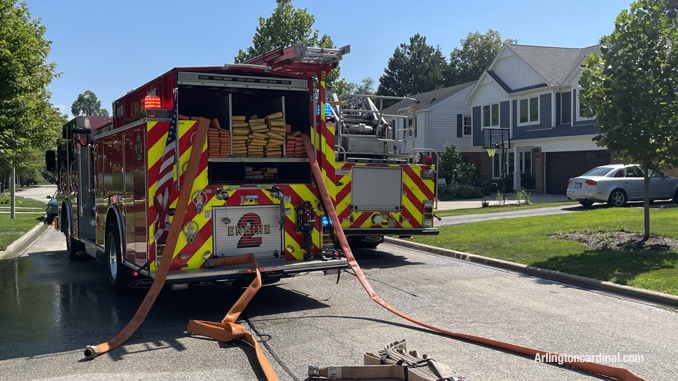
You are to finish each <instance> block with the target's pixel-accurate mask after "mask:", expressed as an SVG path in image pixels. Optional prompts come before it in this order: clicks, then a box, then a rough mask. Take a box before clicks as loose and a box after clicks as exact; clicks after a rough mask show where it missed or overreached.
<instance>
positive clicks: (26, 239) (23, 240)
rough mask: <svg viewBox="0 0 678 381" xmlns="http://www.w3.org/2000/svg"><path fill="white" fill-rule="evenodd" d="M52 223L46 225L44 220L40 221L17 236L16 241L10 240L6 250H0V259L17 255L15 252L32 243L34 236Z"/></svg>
mask: <svg viewBox="0 0 678 381" xmlns="http://www.w3.org/2000/svg"><path fill="white" fill-rule="evenodd" d="M51 226H52V225H47V224H45V223H44V222H40V223H38V224H37V225H35V226H34V227H33V229H31V230H29V231H28V232H27V233H25V234H24V235H22V236H21V237H19V238H18V239H17V240H16V241H14V242H12V243H10V244H9V246H7V250H5V251H0V259H12V258H14V257H17V256H18V255H16V254H17V253H20V252H21V251H22V249H25V248H26V247H27V246H30V244H32V243H33V241H34V240H35V237H37V236H39V235H40V234H42V233H43V232H44V231H45V230H47V229H49V228H50V227H51Z"/></svg>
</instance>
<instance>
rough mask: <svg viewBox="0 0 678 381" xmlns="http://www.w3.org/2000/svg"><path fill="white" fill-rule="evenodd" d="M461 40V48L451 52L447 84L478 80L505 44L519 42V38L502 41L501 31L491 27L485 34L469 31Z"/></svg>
mask: <svg viewBox="0 0 678 381" xmlns="http://www.w3.org/2000/svg"><path fill="white" fill-rule="evenodd" d="M460 42H461V48H454V50H453V51H452V53H451V54H450V65H449V72H448V75H447V86H454V85H458V84H461V83H466V82H470V81H475V80H477V79H478V78H480V75H481V74H483V72H484V71H485V70H487V68H489V67H490V64H491V63H492V61H493V60H494V58H495V57H496V56H497V54H498V53H499V49H501V47H502V45H503V44H517V43H518V40H513V39H506V40H504V41H502V39H501V35H500V34H499V32H497V31H495V30H492V29H490V30H488V31H487V33H485V34H481V33H480V32H475V33H469V34H468V36H467V37H466V38H464V39H461V40H460Z"/></svg>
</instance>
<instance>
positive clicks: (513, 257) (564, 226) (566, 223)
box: [412, 208, 678, 295]
mask: <svg viewBox="0 0 678 381" xmlns="http://www.w3.org/2000/svg"><path fill="white" fill-rule="evenodd" d="M650 221H651V222H650V224H651V225H650V226H651V232H652V234H653V235H659V236H664V237H670V238H676V239H678V209H676V208H670V209H651V210H650ZM617 230H626V231H631V232H636V233H642V232H643V209H642V208H600V209H593V210H589V211H583V212H578V213H570V214H560V215H551V216H535V217H524V218H515V219H502V220H494V221H484V222H477V223H470V224H462V225H452V226H442V227H440V234H439V235H438V236H415V237H414V238H412V240H413V241H415V242H421V243H424V244H427V245H432V246H438V247H443V248H446V249H453V250H458V251H464V252H468V253H472V254H476V255H482V256H486V257H491V258H497V259H503V260H506V261H511V262H516V263H522V264H525V265H530V266H535V267H540V268H544V269H549V270H554V271H560V272H564V273H568V274H574V275H580V276H585V277H589V278H593V279H599V280H604V281H608V282H613V283H617V284H624V285H628V286H632V287H638V288H644V289H648V290H653V291H658V292H664V293H667V294H673V295H678V252H676V251H675V250H663V251H613V250H599V249H592V248H590V247H588V246H586V245H584V244H583V243H579V242H575V241H570V240H554V239H550V238H548V236H549V235H551V234H559V233H569V232H574V231H577V232H594V233H595V232H605V231H617Z"/></svg>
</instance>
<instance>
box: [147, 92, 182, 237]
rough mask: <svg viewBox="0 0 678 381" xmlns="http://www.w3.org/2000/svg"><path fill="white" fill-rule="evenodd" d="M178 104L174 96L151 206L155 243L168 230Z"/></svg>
mask: <svg viewBox="0 0 678 381" xmlns="http://www.w3.org/2000/svg"><path fill="white" fill-rule="evenodd" d="M178 108H179V103H178V102H177V98H176V96H175V97H174V105H173V106H172V114H171V120H170V124H169V129H168V131H167V143H165V151H164V152H163V154H162V159H161V161H160V162H161V164H160V173H159V175H158V185H157V187H156V190H155V197H154V199H153V204H154V206H155V210H156V220H155V221H156V225H157V228H156V229H155V237H154V238H155V241H156V242H158V243H159V242H160V240H161V239H163V240H164V239H165V238H166V234H165V233H167V232H169V229H170V222H169V206H170V191H171V188H172V182H173V180H174V178H173V175H174V162H175V159H176V148H177V130H178V126H179V110H178Z"/></svg>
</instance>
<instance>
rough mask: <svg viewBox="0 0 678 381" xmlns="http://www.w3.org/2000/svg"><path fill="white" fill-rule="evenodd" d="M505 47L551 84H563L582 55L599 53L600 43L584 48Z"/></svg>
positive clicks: (580, 60)
mask: <svg viewBox="0 0 678 381" xmlns="http://www.w3.org/2000/svg"><path fill="white" fill-rule="evenodd" d="M506 47H507V48H508V49H510V50H511V51H512V52H513V53H515V54H516V55H517V56H518V57H520V58H521V59H522V60H523V61H525V63H526V64H528V65H529V66H530V67H531V68H532V69H534V71H536V72H537V74H539V75H540V76H541V77H542V78H544V80H545V81H546V82H547V83H548V84H549V85H552V86H560V85H563V83H564V82H565V79H567V77H568V76H569V75H570V73H572V71H573V70H575V69H576V68H577V67H578V66H579V64H580V63H581V62H582V61H583V60H584V57H586V56H589V55H590V54H591V53H592V52H596V53H600V45H593V46H589V47H586V48H558V47H552V46H533V45H516V44H506Z"/></svg>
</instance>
